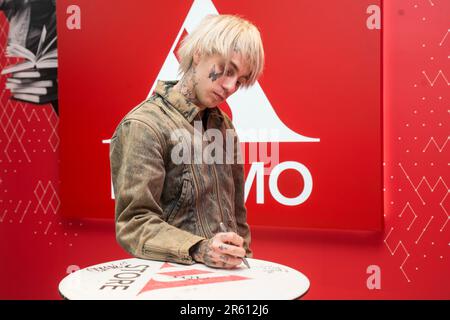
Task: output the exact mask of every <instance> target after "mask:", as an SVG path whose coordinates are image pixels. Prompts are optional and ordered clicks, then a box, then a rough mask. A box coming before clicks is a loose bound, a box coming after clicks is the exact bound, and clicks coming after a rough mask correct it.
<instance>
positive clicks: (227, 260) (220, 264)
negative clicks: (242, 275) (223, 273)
mask: <svg viewBox="0 0 450 320" xmlns="http://www.w3.org/2000/svg"><path fill="white" fill-rule="evenodd" d="M243 244H244V239H242V237H240V236H239V235H237V234H236V233H234V232H221V233H217V234H216V235H215V236H214V237H212V238H211V239H208V240H203V241H201V242H200V243H198V244H197V245H195V246H194V247H193V249H192V257H193V258H194V260H195V261H197V262H201V263H204V264H206V265H207V266H210V267H213V268H224V269H232V268H235V267H236V266H238V265H240V264H241V262H242V259H241V258H243V257H245V249H244V248H243Z"/></svg>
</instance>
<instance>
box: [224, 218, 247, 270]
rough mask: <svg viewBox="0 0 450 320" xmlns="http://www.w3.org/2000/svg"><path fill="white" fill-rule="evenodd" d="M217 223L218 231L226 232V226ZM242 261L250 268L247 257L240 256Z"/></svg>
mask: <svg viewBox="0 0 450 320" xmlns="http://www.w3.org/2000/svg"><path fill="white" fill-rule="evenodd" d="M219 225H220V231H222V232H228V231H227V228H225V225H224V224H223V223H222V222H221V223H220V224H219ZM242 262H244V264H245V265H246V266H247V268H249V269H250V264H249V263H248V261H247V259H245V257H242Z"/></svg>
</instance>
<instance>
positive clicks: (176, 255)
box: [110, 119, 204, 264]
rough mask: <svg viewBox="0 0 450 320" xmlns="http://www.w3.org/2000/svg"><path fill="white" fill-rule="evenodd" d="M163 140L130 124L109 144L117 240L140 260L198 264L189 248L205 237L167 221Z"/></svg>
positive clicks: (141, 126) (148, 129)
mask: <svg viewBox="0 0 450 320" xmlns="http://www.w3.org/2000/svg"><path fill="white" fill-rule="evenodd" d="M162 143H163V139H162V138H161V137H160V135H159V134H158V133H157V131H156V130H154V129H153V128H152V127H150V126H149V125H148V124H146V123H144V122H142V121H140V120H134V119H133V120H126V121H124V122H122V123H121V124H120V125H119V127H118V128H117V130H116V132H115V134H114V136H113V138H112V139H111V145H110V162H111V176H112V182H113V188H114V194H115V201H116V208H115V221H116V238H117V241H118V243H119V244H120V245H121V246H122V247H123V248H124V249H125V250H126V251H128V252H129V253H130V254H132V255H133V256H136V257H138V258H143V259H152V260H161V261H171V262H177V263H183V264H192V263H194V261H193V259H192V257H191V256H190V255H189V249H190V248H191V247H192V246H193V245H194V244H196V243H198V242H199V241H201V240H203V239H204V238H202V237H199V236H196V235H194V234H191V233H189V232H187V231H184V230H181V229H178V228H176V227H174V226H172V225H170V224H168V223H167V222H165V221H164V220H163V218H162V214H163V209H162V208H161V206H160V198H161V193H162V189H163V185H164V179H165V166H164V153H163V144H162Z"/></svg>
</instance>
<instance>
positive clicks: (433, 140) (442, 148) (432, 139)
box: [422, 137, 450, 152]
mask: <svg viewBox="0 0 450 320" xmlns="http://www.w3.org/2000/svg"><path fill="white" fill-rule="evenodd" d="M449 139H450V137H447V139H446V140H445V142H444V144H443V145H442V146H441V147H439V145H438V144H437V142H436V140H435V139H434V137H431V138H430V140H429V141H428V143H427V145H426V146H425V148H424V149H423V150H422V152H425V151H427V149H428V146H429V145H430V143H431V142H433V143H434V145H435V146H436V148H437V149H438V151H439V152H442V150H444V148H445V146H446V145H447V142H448V140H449Z"/></svg>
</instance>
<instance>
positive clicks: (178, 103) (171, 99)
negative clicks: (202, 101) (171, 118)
mask: <svg viewBox="0 0 450 320" xmlns="http://www.w3.org/2000/svg"><path fill="white" fill-rule="evenodd" d="M177 82H178V81H160V80H159V81H158V83H157V85H156V89H155V93H156V94H158V95H160V96H161V97H162V98H163V99H164V100H166V101H167V102H168V103H170V104H171V105H172V106H173V107H174V108H175V109H176V110H177V111H178V112H179V113H181V115H183V117H184V118H186V120H187V121H188V122H189V123H192V122H193V121H194V119H195V117H197V115H198V113H199V112H200V111H201V109H200V107H198V106H197V105H195V104H194V103H192V102H191V101H189V100H188V99H186V97H185V96H183V95H182V94H181V93H180V92H177V91H175V90H173V86H174V85H176V84H177ZM205 112H207V113H208V122H209V120H211V119H209V118H215V119H214V120H216V121H217V122H218V123H216V125H219V124H220V123H222V121H223V115H222V111H221V110H220V109H219V108H218V107H214V108H207V109H206V110H205Z"/></svg>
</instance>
